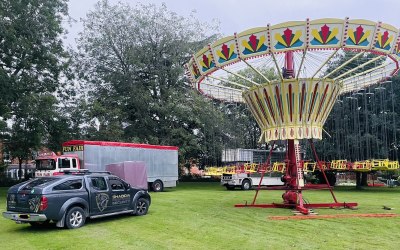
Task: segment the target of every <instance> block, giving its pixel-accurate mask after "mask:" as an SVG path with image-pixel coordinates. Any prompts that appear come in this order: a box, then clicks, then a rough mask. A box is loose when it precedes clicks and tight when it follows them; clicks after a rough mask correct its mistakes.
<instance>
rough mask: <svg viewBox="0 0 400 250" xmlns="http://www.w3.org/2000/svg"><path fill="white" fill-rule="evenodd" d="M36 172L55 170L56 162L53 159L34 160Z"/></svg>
mask: <svg viewBox="0 0 400 250" xmlns="http://www.w3.org/2000/svg"><path fill="white" fill-rule="evenodd" d="M36 169H37V170H54V169H56V161H55V160H53V159H43V160H36Z"/></svg>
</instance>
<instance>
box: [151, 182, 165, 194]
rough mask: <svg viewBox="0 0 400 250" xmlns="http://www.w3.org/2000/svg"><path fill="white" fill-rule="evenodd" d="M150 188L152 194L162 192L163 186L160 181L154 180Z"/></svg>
mask: <svg viewBox="0 0 400 250" xmlns="http://www.w3.org/2000/svg"><path fill="white" fill-rule="evenodd" d="M151 188H152V189H153V191H154V192H162V191H163V190H164V185H163V183H162V181H160V180H156V181H154V182H153V184H152V185H151Z"/></svg>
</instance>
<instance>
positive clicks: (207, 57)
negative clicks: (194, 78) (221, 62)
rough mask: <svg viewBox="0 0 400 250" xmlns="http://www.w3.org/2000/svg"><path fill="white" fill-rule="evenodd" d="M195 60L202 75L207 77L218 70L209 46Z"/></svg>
mask: <svg viewBox="0 0 400 250" xmlns="http://www.w3.org/2000/svg"><path fill="white" fill-rule="evenodd" d="M194 58H195V60H196V63H197V67H198V69H199V71H200V73H201V74H202V75H206V74H207V73H210V72H212V71H214V70H216V67H215V66H216V65H215V61H214V57H213V55H212V54H211V52H210V50H209V47H208V46H206V47H204V48H203V49H202V50H200V51H199V52H198V53H197V54H196V55H195V57H194Z"/></svg>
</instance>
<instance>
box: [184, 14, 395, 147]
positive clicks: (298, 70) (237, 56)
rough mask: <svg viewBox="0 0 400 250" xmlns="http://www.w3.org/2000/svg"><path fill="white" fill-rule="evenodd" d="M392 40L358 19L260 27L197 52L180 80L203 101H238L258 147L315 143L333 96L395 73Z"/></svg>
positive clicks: (384, 28) (388, 31)
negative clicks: (249, 116) (253, 126)
mask: <svg viewBox="0 0 400 250" xmlns="http://www.w3.org/2000/svg"><path fill="white" fill-rule="evenodd" d="M399 41H400V40H399V29H397V28H395V27H393V26H391V25H389V24H384V23H381V22H372V21H368V20H361V19H356V20H351V19H348V18H346V19H318V20H308V19H307V20H306V21H296V22H286V23H281V24H276V25H272V26H271V25H267V26H266V27H259V28H253V29H249V30H246V31H243V32H241V33H237V34H236V33H235V34H234V35H233V36H228V37H225V38H222V39H220V40H218V41H216V42H214V43H213V44H209V45H208V46H206V47H205V48H203V49H201V50H200V51H198V52H197V53H196V54H195V55H193V57H192V58H191V59H190V61H189V62H188V63H187V65H186V69H187V76H188V78H189V79H190V81H191V83H192V86H193V87H194V88H196V89H198V90H199V91H200V92H201V93H202V94H204V95H206V96H209V97H212V98H215V99H220V100H223V101H228V102H246V103H247V104H248V106H249V108H250V110H251V112H252V113H253V115H254V117H255V119H256V121H257V123H258V124H259V126H260V127H261V129H262V135H261V138H260V140H261V141H270V140H283V139H303V138H317V139H321V138H322V126H323V124H324V123H325V121H326V118H327V116H328V115H329V113H330V110H331V109H332V107H333V104H334V103H335V101H336V99H337V97H338V96H339V95H340V94H343V93H348V92H356V91H359V90H361V89H365V88H367V87H368V86H371V85H374V84H379V83H382V82H384V81H386V80H388V79H389V78H390V77H391V76H393V75H395V74H397V72H398V70H399V60H400V42H399ZM345 54H347V56H346V57H344V55H345ZM288 55H290V57H291V59H290V60H288V58H287V56H288ZM338 58H341V60H339V59H338ZM343 58H344V59H343ZM288 62H289V63H290V65H288ZM332 65H334V67H332ZM328 67H329V68H330V70H329V72H328V71H327V69H328ZM266 69H269V70H270V71H272V72H273V74H266V73H265V72H266ZM289 71H290V72H289ZM249 72H250V73H249ZM288 75H289V77H288ZM287 78H290V79H287Z"/></svg>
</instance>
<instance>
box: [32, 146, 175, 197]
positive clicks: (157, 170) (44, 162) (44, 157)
mask: <svg viewBox="0 0 400 250" xmlns="http://www.w3.org/2000/svg"><path fill="white" fill-rule="evenodd" d="M62 146H63V154H55V153H44V154H40V155H39V156H38V157H37V158H36V160H35V161H36V171H35V176H36V177H43V176H52V175H60V174H63V172H64V171H71V170H72V171H74V170H79V169H88V170H91V171H106V165H109V164H115V163H121V162H126V161H137V162H144V163H145V166H146V170H147V182H148V184H149V187H151V188H152V189H153V190H154V191H162V190H163V189H164V187H175V186H176V182H177V181H178V147H174V146H160V145H150V144H137V143H124V142H107V141H84V140H72V141H67V142H65V143H63V145H62Z"/></svg>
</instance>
